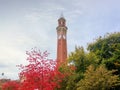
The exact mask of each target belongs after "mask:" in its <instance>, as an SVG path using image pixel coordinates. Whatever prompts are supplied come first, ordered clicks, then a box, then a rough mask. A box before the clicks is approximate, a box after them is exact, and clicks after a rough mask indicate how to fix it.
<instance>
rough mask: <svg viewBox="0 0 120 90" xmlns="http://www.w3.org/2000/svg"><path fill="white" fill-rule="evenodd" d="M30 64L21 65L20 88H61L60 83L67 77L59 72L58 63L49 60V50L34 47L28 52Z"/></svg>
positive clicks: (42, 89) (33, 89)
mask: <svg viewBox="0 0 120 90" xmlns="http://www.w3.org/2000/svg"><path fill="white" fill-rule="evenodd" d="M26 54H27V55H28V58H27V60H28V62H29V64H28V65H26V66H23V65H20V66H19V67H20V68H21V72H20V77H21V81H22V82H21V85H20V90H35V89H36V90H54V89H55V88H59V87H60V86H59V83H60V82H61V81H62V79H63V78H64V77H65V76H64V74H62V73H61V72H59V70H58V67H57V65H56V64H57V63H56V61H54V60H49V59H48V55H49V53H47V51H45V52H43V53H41V52H40V50H36V49H33V50H32V51H30V52H26Z"/></svg>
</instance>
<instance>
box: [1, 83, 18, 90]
mask: <svg viewBox="0 0 120 90" xmlns="http://www.w3.org/2000/svg"><path fill="white" fill-rule="evenodd" d="M18 88H19V83H18V82H16V81H8V82H6V83H4V84H3V85H2V90H18Z"/></svg>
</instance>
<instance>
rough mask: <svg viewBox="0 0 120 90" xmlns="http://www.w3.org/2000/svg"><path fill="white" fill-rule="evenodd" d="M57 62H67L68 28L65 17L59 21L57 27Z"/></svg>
mask: <svg viewBox="0 0 120 90" xmlns="http://www.w3.org/2000/svg"><path fill="white" fill-rule="evenodd" d="M56 29H57V61H58V63H62V62H65V61H66V59H67V35H66V34H67V27H66V20H65V18H64V17H63V15H62V16H61V17H60V18H59V19H58V26H57V28H56Z"/></svg>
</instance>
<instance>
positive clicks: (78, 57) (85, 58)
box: [62, 47, 96, 90]
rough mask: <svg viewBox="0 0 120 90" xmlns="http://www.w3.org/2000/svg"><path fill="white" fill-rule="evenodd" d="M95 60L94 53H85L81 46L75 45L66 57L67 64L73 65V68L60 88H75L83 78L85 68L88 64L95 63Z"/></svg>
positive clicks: (72, 89)
mask: <svg viewBox="0 0 120 90" xmlns="http://www.w3.org/2000/svg"><path fill="white" fill-rule="evenodd" d="M95 60H96V57H95V54H94V53H86V52H85V51H84V48H83V47H75V51H73V52H71V53H70V55H69V57H68V64H69V65H70V66H73V67H74V68H75V70H74V71H72V74H71V75H70V76H68V77H67V78H66V79H65V80H64V82H62V83H63V85H64V88H62V90H76V88H77V86H76V85H77V83H78V82H79V81H80V80H81V79H82V78H83V76H84V72H85V71H86V68H87V67H88V66H89V65H90V64H94V65H96V61H95ZM62 68H63V67H62ZM66 71H67V70H66Z"/></svg>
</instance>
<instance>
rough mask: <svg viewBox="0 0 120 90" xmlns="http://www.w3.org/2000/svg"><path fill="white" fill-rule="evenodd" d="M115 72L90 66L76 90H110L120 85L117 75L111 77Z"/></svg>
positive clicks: (101, 67)
mask: <svg viewBox="0 0 120 90" xmlns="http://www.w3.org/2000/svg"><path fill="white" fill-rule="evenodd" d="M114 72H115V70H111V71H108V70H107V69H106V68H105V67H104V66H103V65H101V66H99V67H97V68H95V67H94V66H93V65H90V66H89V67H88V69H87V70H86V72H85V74H84V79H82V80H80V81H79V83H78V84H77V85H78V88H77V90H110V89H111V88H114V86H117V85H120V82H119V81H118V80H119V77H118V75H113V73H114Z"/></svg>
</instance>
